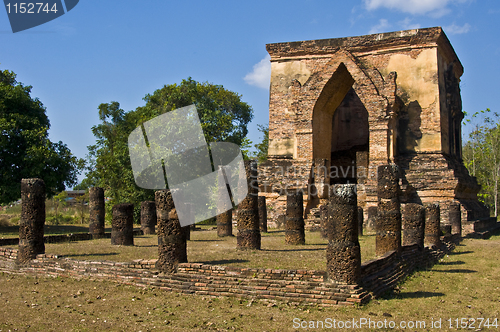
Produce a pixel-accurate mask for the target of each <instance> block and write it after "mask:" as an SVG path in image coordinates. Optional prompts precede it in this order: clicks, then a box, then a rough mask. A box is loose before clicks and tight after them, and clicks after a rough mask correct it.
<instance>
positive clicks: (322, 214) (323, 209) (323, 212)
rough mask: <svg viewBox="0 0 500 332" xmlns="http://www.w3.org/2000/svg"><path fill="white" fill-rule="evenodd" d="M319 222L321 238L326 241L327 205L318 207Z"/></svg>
mask: <svg viewBox="0 0 500 332" xmlns="http://www.w3.org/2000/svg"><path fill="white" fill-rule="evenodd" d="M319 218H320V219H319V220H320V227H321V230H320V234H321V237H322V238H324V239H326V238H328V232H327V229H326V227H327V222H328V206H327V205H321V206H320V207H319Z"/></svg>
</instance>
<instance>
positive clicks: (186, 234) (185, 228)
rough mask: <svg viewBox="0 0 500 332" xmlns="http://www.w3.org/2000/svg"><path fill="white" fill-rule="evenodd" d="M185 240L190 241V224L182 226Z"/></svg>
mask: <svg viewBox="0 0 500 332" xmlns="http://www.w3.org/2000/svg"><path fill="white" fill-rule="evenodd" d="M182 229H183V230H184V237H185V238H186V241H191V225H188V226H184V227H182Z"/></svg>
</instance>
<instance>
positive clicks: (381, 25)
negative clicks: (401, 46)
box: [369, 18, 391, 33]
mask: <svg viewBox="0 0 500 332" xmlns="http://www.w3.org/2000/svg"><path fill="white" fill-rule="evenodd" d="M390 26H391V25H390V24H389V21H387V20H386V19H385V18H381V19H380V20H379V21H378V24H377V25H375V26H373V27H372V28H371V29H370V32H369V33H379V32H387V29H388V28H389V27H390Z"/></svg>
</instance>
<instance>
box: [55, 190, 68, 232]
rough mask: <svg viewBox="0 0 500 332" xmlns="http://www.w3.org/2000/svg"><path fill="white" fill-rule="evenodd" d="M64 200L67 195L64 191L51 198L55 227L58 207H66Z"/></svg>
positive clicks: (57, 222)
mask: <svg viewBox="0 0 500 332" xmlns="http://www.w3.org/2000/svg"><path fill="white" fill-rule="evenodd" d="M66 198H68V193H67V192H66V191H61V192H60V193H59V194H57V195H54V197H53V198H52V199H53V201H54V207H55V217H54V220H55V222H56V225H57V224H59V207H60V206H65V205H66Z"/></svg>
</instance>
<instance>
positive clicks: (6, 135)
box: [0, 70, 83, 203]
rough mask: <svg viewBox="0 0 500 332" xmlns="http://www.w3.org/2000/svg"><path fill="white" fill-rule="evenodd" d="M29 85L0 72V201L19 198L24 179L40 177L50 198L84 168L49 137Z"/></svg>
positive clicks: (41, 108)
mask: <svg viewBox="0 0 500 332" xmlns="http://www.w3.org/2000/svg"><path fill="white" fill-rule="evenodd" d="M31 88H32V87H31V86H24V85H23V84H22V83H19V82H17V81H16V75H15V74H14V73H13V72H11V71H8V70H4V71H1V72H0V203H8V202H11V201H13V200H16V199H19V198H20V197H21V179H23V178H34V177H38V178H41V179H43V180H44V181H45V186H46V188H47V194H48V196H49V197H50V196H52V195H53V194H55V193H56V192H60V191H62V190H64V189H65V185H68V186H72V185H74V184H76V182H77V175H78V174H79V173H80V169H81V168H82V167H83V160H81V159H78V158H76V157H75V156H73V155H72V154H71V151H70V150H69V148H68V147H67V146H66V145H65V144H63V143H62V142H60V141H59V142H57V143H53V142H51V141H50V140H49V139H48V130H49V127H50V122H49V119H48V117H47V115H46V114H45V107H44V106H43V104H42V102H41V101H40V100H38V98H32V97H31V96H30V93H31Z"/></svg>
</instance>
